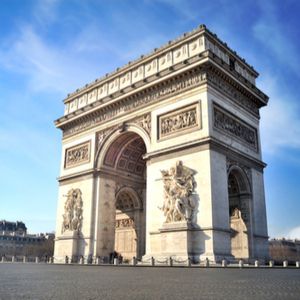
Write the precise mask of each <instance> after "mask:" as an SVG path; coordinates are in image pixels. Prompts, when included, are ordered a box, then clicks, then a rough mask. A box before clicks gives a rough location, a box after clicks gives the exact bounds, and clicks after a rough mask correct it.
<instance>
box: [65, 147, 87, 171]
mask: <svg viewBox="0 0 300 300" xmlns="http://www.w3.org/2000/svg"><path fill="white" fill-rule="evenodd" d="M90 157H91V141H88V142H85V143H82V144H79V145H76V146H74V147H71V148H68V149H66V152H65V168H71V167H75V166H78V165H81V164H84V163H88V162H89V161H90Z"/></svg>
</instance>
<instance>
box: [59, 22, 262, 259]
mask: <svg viewBox="0 0 300 300" xmlns="http://www.w3.org/2000/svg"><path fill="white" fill-rule="evenodd" d="M257 76H258V73H257V72H256V71H255V70H254V68H253V67H252V66H250V65H249V64H247V63H246V61H245V60H244V59H242V58H241V57H240V56H238V54H237V53H236V52H235V51H233V50H231V49H230V48H229V47H228V46H227V44H226V43H224V42H222V41H221V40H220V39H219V38H218V37H217V36H216V35H215V34H213V33H211V32H210V31H209V30H208V29H207V28H206V27H205V26H204V25H202V26H200V27H199V28H197V29H196V30H194V31H192V32H190V33H187V34H184V35H183V36H181V37H179V38H178V39H176V40H174V41H170V42H169V43H168V44H166V45H164V46H162V47H160V48H157V49H154V50H153V52H151V53H150V54H148V55H145V56H144V55H142V56H141V57H140V58H139V59H137V60H136V61H133V62H129V63H128V64H127V65H125V66H124V67H122V68H118V69H117V70H116V71H114V72H112V73H110V74H107V75H105V76H104V77H103V78H100V79H97V80H95V81H94V82H92V83H90V84H87V85H85V86H84V87H83V88H81V89H78V90H76V91H75V92H74V93H72V94H69V95H68V97H67V98H66V99H65V100H64V104H65V113H64V116H63V117H61V118H59V119H58V120H56V121H55V124H56V127H57V128H60V129H61V130H62V133H63V138H62V160H61V169H60V177H59V179H58V181H59V202H58V212H57V227H56V243H55V260H56V261H57V262H59V261H64V258H65V257H66V256H68V257H69V258H72V260H73V261H76V260H78V258H79V257H83V258H84V259H85V261H89V260H90V261H91V260H92V259H95V258H96V257H102V258H108V257H109V256H110V255H111V253H113V252H114V251H116V252H118V253H119V254H121V255H122V256H123V258H124V259H131V258H132V257H137V258H138V259H141V260H145V261H146V260H147V259H148V258H149V257H155V258H157V259H162V258H166V257H170V256H171V257H173V258H174V259H178V260H182V261H183V260H184V259H187V258H188V257H190V258H192V259H193V260H196V261H197V260H199V259H200V260H201V259H204V258H208V259H210V260H212V261H220V260H221V259H223V258H227V259H240V258H243V259H266V258H267V257H268V233H267V220H266V207H265V196H264V180H263V169H264V167H265V164H264V163H263V162H262V160H261V145H260V132H259V119H260V115H259V109H260V108H261V107H263V106H265V105H266V104H267V102H268V97H267V96H266V95H265V94H264V93H263V92H261V91H260V90H259V89H258V88H257V87H256V84H255V80H256V78H257Z"/></svg>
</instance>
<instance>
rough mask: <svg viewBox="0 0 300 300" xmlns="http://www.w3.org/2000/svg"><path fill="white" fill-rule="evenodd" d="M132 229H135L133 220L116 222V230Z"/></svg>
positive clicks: (127, 219)
mask: <svg viewBox="0 0 300 300" xmlns="http://www.w3.org/2000/svg"><path fill="white" fill-rule="evenodd" d="M132 227H134V219H133V218H126V219H120V220H116V228H132Z"/></svg>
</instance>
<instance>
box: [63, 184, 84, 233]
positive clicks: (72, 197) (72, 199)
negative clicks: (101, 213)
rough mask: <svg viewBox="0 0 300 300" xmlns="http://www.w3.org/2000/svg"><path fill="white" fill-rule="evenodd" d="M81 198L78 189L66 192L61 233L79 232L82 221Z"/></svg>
mask: <svg viewBox="0 0 300 300" xmlns="http://www.w3.org/2000/svg"><path fill="white" fill-rule="evenodd" d="M81 196H82V192H81V190H80V189H70V190H69V191H68V194H67V195H66V197H67V200H66V202H65V206H64V214H63V223H62V230H61V231H62V233H64V232H65V231H66V230H69V231H77V232H79V231H80V230H81V226H82V219H83V214H82V212H83V209H82V206H83V202H82V197H81Z"/></svg>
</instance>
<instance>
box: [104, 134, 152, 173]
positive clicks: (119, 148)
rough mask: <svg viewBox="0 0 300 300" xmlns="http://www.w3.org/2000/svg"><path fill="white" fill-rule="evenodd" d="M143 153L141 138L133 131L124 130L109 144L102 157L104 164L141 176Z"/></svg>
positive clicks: (142, 171)
mask: <svg viewBox="0 0 300 300" xmlns="http://www.w3.org/2000/svg"><path fill="white" fill-rule="evenodd" d="M145 153H146V146H145V143H144V141H143V139H142V138H141V137H140V136H139V135H137V134H136V133H134V132H126V133H124V134H122V135H120V136H119V137H118V138H117V139H116V140H115V141H114V142H113V143H112V144H111V145H110V147H109V149H108V150H107V153H106V154H105V157H104V165H105V166H108V167H111V168H114V169H116V170H120V171H125V172H128V173H132V174H135V175H139V176H142V175H143V174H144V171H145V165H146V164H145V161H144V159H143V155H144V154H145Z"/></svg>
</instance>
